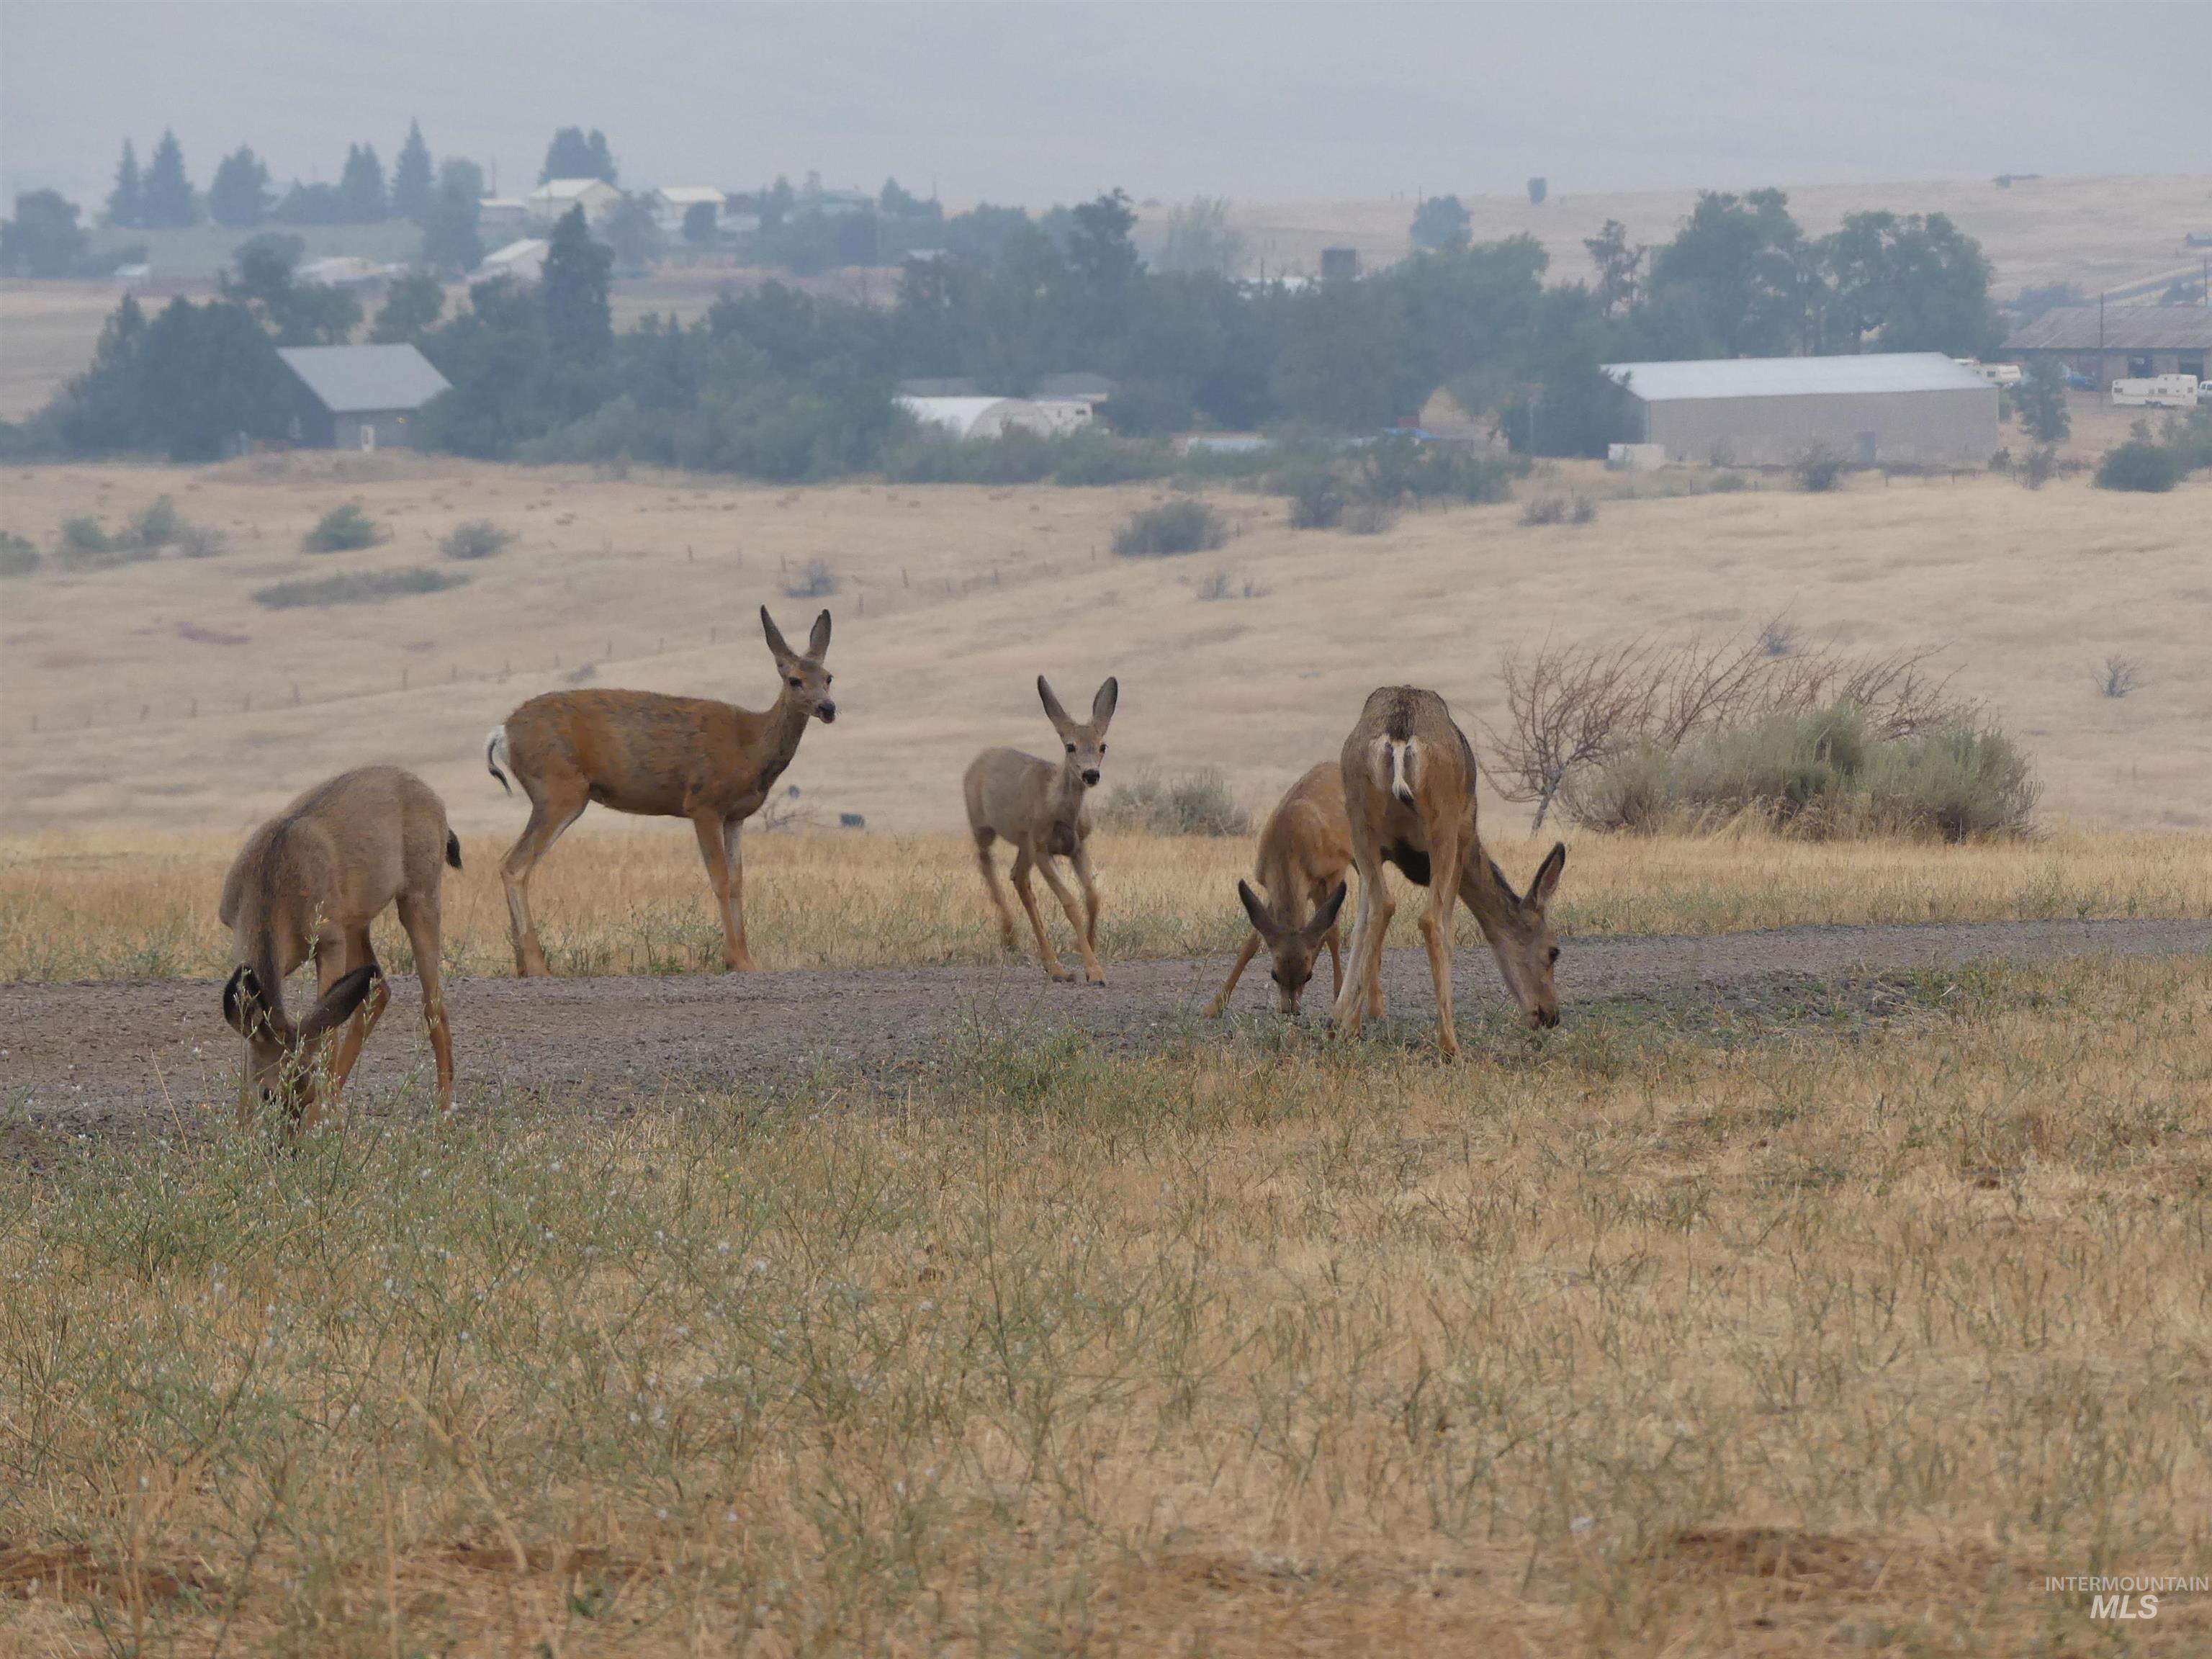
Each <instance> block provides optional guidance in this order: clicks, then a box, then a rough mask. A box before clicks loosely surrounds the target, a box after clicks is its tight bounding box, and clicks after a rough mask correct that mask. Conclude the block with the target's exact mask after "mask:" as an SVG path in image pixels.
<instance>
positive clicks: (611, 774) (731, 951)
mask: <svg viewBox="0 0 2212 1659" xmlns="http://www.w3.org/2000/svg"><path fill="white" fill-rule="evenodd" d="M760 619H761V632H762V634H763V635H765V636H766V638H767V640H768V648H769V655H770V656H771V657H773V658H774V659H775V671H776V674H777V676H778V678H780V679H781V681H782V685H781V688H780V689H779V690H777V692H776V698H775V705H774V707H772V708H769V710H768V711H767V712H766V713H765V714H755V713H754V712H753V711H752V710H750V709H749V708H738V707H737V706H736V705H734V704H732V703H726V702H714V701H712V700H711V699H709V698H706V697H671V696H662V695H660V694H659V692H654V691H555V692H550V693H549V694H547V695H546V696H542V697H532V698H531V699H530V701H529V702H526V703H524V704H523V705H522V706H521V707H520V708H517V709H516V710H515V711H514V712H513V714H509V715H508V716H507V723H506V724H505V725H503V726H495V727H494V728H493V730H492V732H491V734H490V736H489V737H488V738H486V739H485V741H484V765H485V766H486V768H487V769H489V771H490V773H491V775H492V776H494V777H495V778H497V779H498V780H499V782H500V787H501V788H502V789H505V788H507V775H506V773H504V772H502V771H501V769H500V763H501V761H502V760H504V761H505V762H506V763H507V766H508V767H509V768H510V769H512V770H513V773H514V777H515V781H516V782H518V783H520V785H521V786H522V793H524V794H526V795H527V796H529V797H530V822H529V823H527V824H526V825H525V826H524V828H523V831H522V835H521V836H520V839H518V840H517V841H516V842H515V843H514V846H513V850H511V851H510V852H509V853H508V854H507V857H506V859H505V860H503V861H502V862H501V866H500V876H501V880H502V881H503V882H504V883H505V884H506V887H507V921H508V922H509V924H510V925H511V927H513V935H514V966H515V971H516V972H517V973H519V974H522V975H532V974H548V973H550V972H551V971H552V970H551V969H550V968H548V967H547V966H546V963H545V952H544V949H543V948H542V947H541V946H540V945H539V944H538V928H537V926H536V924H535V923H534V922H532V920H531V916H530V875H531V872H532V871H533V870H535V869H536V868H537V867H538V860H540V859H542V858H544V856H545V854H547V853H549V852H550V851H551V850H552V848H553V843H554V842H556V841H558V840H560V838H561V835H562V831H563V830H565V829H568V826H569V825H570V824H572V823H574V822H575V821H576V820H577V818H578V817H580V816H581V815H582V813H583V811H584V808H585V807H586V806H588V805H591V804H592V802H593V801H597V802H599V805H602V806H610V807H612V808H613V809H614V810H615V811H617V812H635V813H637V814H640V815H641V816H643V817H665V818H689V819H690V820H691V828H692V829H693V830H694V831H695V832H696V834H697V836H698V837H699V855H700V857H701V858H702V859H703V860H706V865H707V879H708V883H709V884H711V885H712V886H713V888H714V904H715V908H717V909H718V910H719V911H720V913H721V918H722V959H723V961H724V962H725V963H727V965H728V966H729V968H730V969H731V970H732V972H736V973H750V972H752V971H753V970H754V969H757V967H758V966H759V965H760V964H759V963H756V962H755V961H754V960H753V957H752V952H751V951H749V950H747V949H746V948H745V872H744V859H743V858H742V857H741V855H740V854H739V851H738V832H739V830H740V829H741V828H742V826H743V825H744V821H745V820H746V819H747V818H749V817H751V816H752V815H753V814H754V813H755V812H757V811H760V809H761V804H762V803H763V801H765V800H766V799H768V795H769V790H771V789H772V788H774V787H775V781H776V780H777V779H778V778H780V777H781V776H782V775H783V773H784V769H785V768H786V767H787V766H789V765H790V764H791V760H792V757H793V755H795V754H797V753H798V752H799V738H801V737H802V736H804V735H805V731H806V722H807V721H808V720H820V721H821V722H822V723H823V725H824V726H828V725H829V724H830V723H831V722H832V721H834V720H836V718H837V705H836V702H834V701H832V700H831V698H830V696H829V681H830V675H829V671H828V670H827V669H825V668H823V665H822V659H823V656H824V655H825V654H826V653H828V651H829V612H828V611H823V613H822V614H821V615H820V616H818V617H816V618H815V619H814V631H813V633H812V634H811V635H809V636H808V639H807V642H806V653H805V655H804V656H802V655H800V654H799V653H798V652H796V651H793V649H792V648H791V647H790V646H788V645H787V644H786V643H785V642H784V638H783V635H782V634H781V632H780V631H779V630H778V629H777V628H776V625H775V619H774V618H772V617H770V616H769V614H768V607H767V606H766V605H763V606H762V607H761V613H760ZM510 793H511V792H510Z"/></svg>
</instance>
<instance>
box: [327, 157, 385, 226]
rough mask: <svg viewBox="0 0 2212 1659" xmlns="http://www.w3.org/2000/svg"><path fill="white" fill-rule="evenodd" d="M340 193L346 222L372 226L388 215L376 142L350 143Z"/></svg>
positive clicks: (381, 167) (341, 174)
mask: <svg viewBox="0 0 2212 1659" xmlns="http://www.w3.org/2000/svg"><path fill="white" fill-rule="evenodd" d="M338 196H339V197H340V198H341V199H342V200H343V202H344V204H345V216H346V222H347V223H349V224H355V225H373V224H375V223H377V222H380V221H381V220H382V219H383V218H384V217H385V215H386V205H385V200H384V163H383V162H381V161H378V160H377V159H376V146H375V145H374V144H348V145H347V146H346V160H345V171H344V172H343V173H340V174H339V175H338Z"/></svg>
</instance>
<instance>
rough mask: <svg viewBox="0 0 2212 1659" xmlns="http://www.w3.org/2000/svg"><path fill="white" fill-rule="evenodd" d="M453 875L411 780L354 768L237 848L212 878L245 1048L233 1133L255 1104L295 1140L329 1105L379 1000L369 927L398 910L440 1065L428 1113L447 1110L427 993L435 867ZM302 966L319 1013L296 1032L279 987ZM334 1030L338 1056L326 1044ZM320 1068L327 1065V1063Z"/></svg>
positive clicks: (225, 1002)
mask: <svg viewBox="0 0 2212 1659" xmlns="http://www.w3.org/2000/svg"><path fill="white" fill-rule="evenodd" d="M441 860H442V865H451V866H453V868H454V869H456V870H458V869H459V868H460V867H461V843H460V842H459V839H458V838H456V837H455V836H454V834H453V831H452V830H451V829H448V828H447V826H446V805H445V803H444V802H443V801H441V800H440V799H438V797H437V796H436V795H435V793H432V792H431V789H430V786H429V785H428V784H426V783H424V782H423V781H422V779H420V778H418V777H416V775H414V774H413V773H411V772H403V771H401V770H400V769H398V767H396V766H365V767H362V769H360V770H358V771H355V772H347V773H344V774H342V775H339V776H337V777H335V778H332V779H331V780H330V781H328V782H327V783H319V784H317V785H316V786H315V787H313V789H310V790H309V791H307V793H306V794H304V795H302V796H301V797H300V798H299V799H297V800H295V801H294V802H293V803H292V804H291V805H289V806H288V807H286V808H285V809H284V810H283V811H282V812H280V813H278V814H277V815H276V817H273V818H271V819H270V821H269V822H268V823H264V824H263V825H262V826H261V827H260V828H259V829H256V830H255V831H254V832H253V834H252V836H249V837H248V838H247V840H246V845H245V846H244V847H243V848H240V852H239V854H238V857H237V859H236V860H234V862H233V863H232V865H231V866H230V873H229V874H228V875H227V876H225V877H224V878H223V883H222V922H223V926H224V927H228V928H229V929H230V930H231V936H232V939H233V949H234V953H235V955H236V957H237V960H238V962H239V966H238V968H237V969H235V970H234V971H233V973H232V974H231V976H230V981H229V983H228V984H227V985H225V986H224V987H222V1017H223V1018H225V1019H226V1020H228V1022H229V1023H230V1024H231V1027H232V1029H233V1030H236V1031H237V1032H238V1034H239V1035H240V1036H242V1037H244V1038H245V1039H246V1043H247V1045H248V1049H249V1054H250V1060H249V1063H248V1066H247V1068H246V1078H245V1081H244V1083H243V1085H241V1087H240V1091H239V1103H238V1115H239V1121H240V1123H241V1124H245V1123H248V1122H250V1121H252V1113H253V1100H254V1096H255V1093H256V1092H257V1091H258V1093H259V1095H260V1097H262V1098H263V1099H264V1100H265V1101H267V1102H269V1103H271V1104H275V1105H281V1106H282V1107H283V1108H284V1109H285V1111H286V1113H287V1115H289V1118H290V1119H291V1120H292V1121H293V1123H294V1124H295V1125H296V1126H299V1127H306V1128H310V1129H312V1128H313V1127H314V1126H315V1123H316V1121H317V1120H318V1119H319V1117H320V1116H321V1115H322V1109H323V1106H324V1104H325V1095H326V1094H327V1098H328V1100H329V1101H330V1102H331V1103H335V1102H336V1101H337V1097H338V1094H339V1092H340V1091H342V1090H343V1088H344V1087H345V1083H346V1079H347V1077H348V1076H349V1075H350V1074H351V1073H352V1071H353V1067H354V1062H355V1061H356V1060H358V1059H359V1058H360V1057H361V1048H362V1043H364V1042H367V1041H368V1034H369V1033H370V1032H371V1031H373V1030H375V1029H376V1022H377V1020H378V1019H379V1018H380V1017H381V1016H382V1014H383V1012H384V1009H385V1005H386V1003H387V1002H388V1001H389V1000H391V999H390V995H389V994H388V993H387V992H386V989H385V986H384V973H383V969H381V968H380V967H379V966H378V965H377V961H376V953H375V951H374V950H372V949H371V948H370V945H369V941H368V930H369V925H370V924H371V923H372V922H374V921H375V920H376V918H377V917H378V916H380V915H382V914H383V913H384V908H385V907H386V905H388V904H389V905H396V906H397V907H398V911H399V925H400V926H401V927H404V928H405V929H406V930H407V941H408V943H409V944H410V945H412V946H413V947H414V951H415V971H416V973H417V974H418V975H421V976H422V1018H423V1022H424V1023H425V1024H427V1025H428V1027H429V1028H430V1049H431V1052H432V1053H433V1054H435V1055H436V1057H437V1063H438V1107H439V1109H440V1110H441V1111H444V1112H451V1111H452V1110H453V1037H452V1036H451V1034H450V1032H449V1031H448V1030H447V1024H446V1000H445V994H444V992H443V991H442V990H441V988H440V986H439V982H438V914H439V913H438V890H439V884H440V882H441V879H442V878H443V875H444V870H443V867H442V865H441ZM310 952H313V956H314V958H315V978H316V981H317V985H318V988H319V994H320V1000H319V1001H318V1002H317V1003H316V1004H315V1006H314V1008H313V1011H312V1012H309V1014H308V1015H307V1018H305V1019H303V1020H301V1021H300V1022H299V1023H298V1024H294V1023H293V1021H292V1018H291V1016H290V1015H289V1014H288V1013H286V1012H285V1011H284V979H285V976H286V975H289V973H290V972H291V971H292V970H293V969H295V968H297V967H298V966H299V965H300V964H301V963H302V962H304V961H306V960H307V957H308V954H309V953H310ZM341 1025H343V1026H345V1027H346V1033H345V1036H344V1038H343V1040H342V1041H341V1042H339V1043H338V1046H337V1053H336V1054H330V1053H329V1052H328V1048H329V1039H330V1038H331V1036H332V1034H333V1033H335V1032H336V1031H337V1029H338V1027H340V1026H341ZM325 1061H327V1064H325Z"/></svg>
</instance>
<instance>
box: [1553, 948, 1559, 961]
mask: <svg viewBox="0 0 2212 1659" xmlns="http://www.w3.org/2000/svg"><path fill="white" fill-rule="evenodd" d="M1552 960H1553V961H1554V962H1557V961H1558V960H1559V946H1558V945H1553V947H1552Z"/></svg>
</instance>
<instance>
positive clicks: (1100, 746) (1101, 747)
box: [1098, 743, 1106, 755]
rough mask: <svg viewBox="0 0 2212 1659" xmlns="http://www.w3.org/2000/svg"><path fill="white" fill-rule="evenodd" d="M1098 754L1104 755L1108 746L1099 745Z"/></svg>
mask: <svg viewBox="0 0 2212 1659" xmlns="http://www.w3.org/2000/svg"><path fill="white" fill-rule="evenodd" d="M1098 752H1099V753H1100V754H1102V755H1103V754H1104V753H1105V752H1106V745H1105V744H1103V743H1102V744H1099V745H1098Z"/></svg>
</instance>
